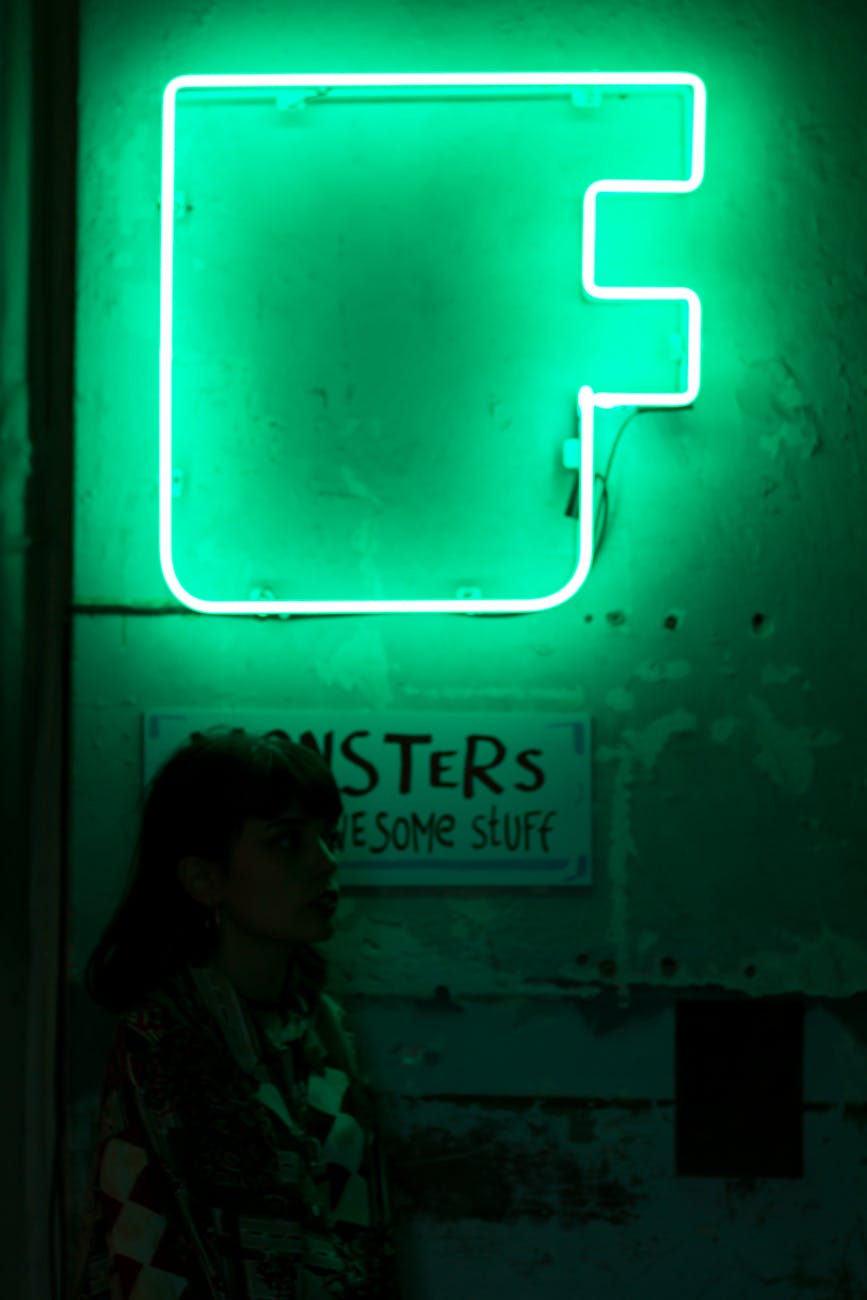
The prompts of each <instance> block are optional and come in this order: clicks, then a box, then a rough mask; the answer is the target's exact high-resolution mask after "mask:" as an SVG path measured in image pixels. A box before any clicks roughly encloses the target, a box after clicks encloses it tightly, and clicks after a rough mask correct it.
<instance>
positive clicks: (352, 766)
mask: <svg viewBox="0 0 867 1300" xmlns="http://www.w3.org/2000/svg"><path fill="white" fill-rule="evenodd" d="M214 726H229V727H240V728H243V729H244V730H245V731H250V732H255V733H259V734H262V733H265V732H271V731H280V732H283V733H285V735H286V736H288V738H289V739H290V740H293V741H296V742H297V743H301V744H305V745H309V746H310V747H311V748H313V749H316V750H317V751H318V752H319V754H321V755H322V757H323V758H324V759H325V760H326V762H327V763H328V765H329V766H330V768H331V771H332V773H333V774H334V778H335V780H336V781H337V785H338V787H339V789H340V793H341V797H342V799H343V807H344V818H343V822H342V824H341V827H342V830H343V845H342V848H341V849H340V850H339V851H338V855H337V856H338V860H339V862H340V876H341V886H342V887H345V888H346V887H348V888H351V887H352V886H353V885H377V886H381V885H400V886H406V885H448V886H456V887H460V886H465V885H476V886H477V885H494V886H501V885H509V886H514V885H532V886H540V885H546V886H547V885H572V886H574V885H589V884H591V883H592V873H591V857H590V846H591V840H590V719H589V717H588V716H587V715H584V714H568V715H559V714H536V713H507V714H501V715H498V714H491V713H422V712H407V713H389V714H388V715H387V716H386V717H381V716H380V715H378V714H370V713H356V714H353V713H344V712H341V713H334V714H332V713H327V712H321V711H319V712H313V711H308V710H292V709H274V710H273V711H271V710H261V709H250V710H238V711H234V710H233V711H232V712H231V713H229V712H221V711H218V710H213V711H212V710H204V709H185V710H182V711H181V710H171V711H169V710H165V711H160V710H153V711H150V712H148V713H146V714H145V716H144V776H145V781H148V780H150V778H151V776H152V775H153V774H154V772H155V771H156V770H157V768H158V767H160V766H161V765H162V763H164V762H165V760H166V759H167V758H168V757H169V756H170V755H171V754H172V753H173V752H174V751H175V750H176V749H177V748H179V747H180V746H181V745H183V744H185V743H186V742H187V741H188V739H189V738H190V736H191V735H192V734H193V733H194V732H196V731H202V732H203V731H207V729H208V728H209V727H214Z"/></svg>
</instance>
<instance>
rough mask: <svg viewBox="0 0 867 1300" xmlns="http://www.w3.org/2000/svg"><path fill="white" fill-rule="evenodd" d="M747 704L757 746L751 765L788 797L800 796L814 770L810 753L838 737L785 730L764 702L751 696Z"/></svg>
mask: <svg viewBox="0 0 867 1300" xmlns="http://www.w3.org/2000/svg"><path fill="white" fill-rule="evenodd" d="M749 702H750V707H751V709H752V711H753V714H754V715H755V719H756V736H757V740H758V743H759V745H760V747H761V748H760V752H759V753H758V754H757V756H756V757H755V758H754V759H753V762H754V763H755V765H756V767H758V768H760V769H761V770H762V771H763V772H766V773H767V774H768V776H769V777H770V778H771V780H772V781H774V782H776V784H777V785H778V786H780V787H781V789H783V790H788V792H789V793H790V794H804V793H805V792H806V791H807V790H809V788H810V785H811V784H812V781H813V772H814V771H815V767H816V760H815V758H814V757H813V750H814V749H824V748H827V746H829V745H838V744H839V743H840V741H841V739H842V737H841V736H840V735H839V734H838V733H837V732H836V731H828V730H825V731H820V732H813V731H812V729H811V728H810V727H786V726H784V725H783V724H782V723H781V722H777V720H776V718H775V717H774V716H773V714H772V713H771V710H770V708H769V707H768V705H767V704H766V703H765V702H764V700H758V699H756V697H755V696H754V695H751V696H749Z"/></svg>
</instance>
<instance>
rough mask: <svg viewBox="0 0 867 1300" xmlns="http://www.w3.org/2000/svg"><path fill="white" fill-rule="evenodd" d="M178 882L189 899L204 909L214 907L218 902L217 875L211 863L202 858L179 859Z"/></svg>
mask: <svg viewBox="0 0 867 1300" xmlns="http://www.w3.org/2000/svg"><path fill="white" fill-rule="evenodd" d="M177 875H178V880H179V881H180V883H181V885H182V887H183V888H184V889H185V890H186V891H187V893H188V894H189V895H190V897H191V898H193V899H195V901H196V902H197V903H201V904H202V905H203V906H204V907H216V905H217V903H219V901H220V888H219V873H218V871H217V868H216V866H215V865H214V863H213V862H206V861H205V859H204V858H191V857H188V858H181V860H180V862H179V863H178V866H177Z"/></svg>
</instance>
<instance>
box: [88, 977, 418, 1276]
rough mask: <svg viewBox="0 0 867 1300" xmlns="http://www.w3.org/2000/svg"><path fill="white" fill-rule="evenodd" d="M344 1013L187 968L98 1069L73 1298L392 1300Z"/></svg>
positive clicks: (362, 1100) (376, 1171) (370, 1112)
mask: <svg viewBox="0 0 867 1300" xmlns="http://www.w3.org/2000/svg"><path fill="white" fill-rule="evenodd" d="M342 1017H343V1013H342V1011H341V1009H340V1007H339V1006H338V1004H337V1003H336V1002H335V1001H334V999H333V998H330V997H329V996H328V995H326V994H322V995H321V997H320V1000H319V1002H318V1003H317V1005H316V1007H315V1008H312V1009H311V1008H310V1007H309V1006H308V1005H307V1003H306V1002H305V1000H304V999H303V997H302V996H301V995H300V994H296V995H295V998H294V1000H293V1002H292V1004H291V1006H290V1008H289V1009H288V1010H287V1012H286V1014H285V1016H283V1017H281V1016H280V1015H279V1014H278V1013H276V1012H271V1013H268V1012H266V1011H262V1010H257V1009H256V1008H255V1007H254V1005H253V1004H252V1003H251V1002H250V1001H249V1000H248V999H246V998H244V997H243V996H241V995H240V994H239V993H238V992H237V990H236V989H235V986H234V985H233V984H232V982H231V981H230V980H229V979H228V977H227V976H225V975H224V974H223V973H222V972H221V971H220V970H219V969H218V968H217V967H216V966H214V965H213V964H208V965H205V966H202V967H195V966H186V967H184V968H183V970H182V971H180V972H179V973H178V974H176V975H174V976H172V977H171V978H170V979H168V980H165V981H164V982H163V983H162V984H161V985H160V986H159V988H158V989H157V990H155V991H154V992H152V993H151V994H149V995H148V997H147V998H146V999H145V1000H144V1001H142V1002H141V1003H139V1004H137V1005H136V1006H135V1007H133V1008H131V1009H130V1010H128V1011H126V1012H124V1014H123V1015H122V1016H120V1017H119V1019H118V1024H117V1031H116V1034H115V1038H114V1042H113V1044H112V1048H111V1051H110V1054H109V1060H108V1066H107V1070H106V1078H105V1086H104V1090H103V1095H102V1100H101V1104H100V1112H99V1120H98V1129H97V1135H96V1146H95V1150H94V1155H93V1161H92V1166H91V1175H90V1180H89V1185H88V1191H87V1201H86V1205H85V1208H84V1213H83V1218H82V1227H81V1238H80V1241H79V1244H78V1254H77V1267H76V1269H75V1277H74V1278H73V1286H72V1300H336V1298H338V1297H353V1298H354V1300H400V1290H399V1286H398V1282H397V1272H396V1267H395V1263H396V1255H395V1246H394V1237H393V1224H392V1218H391V1210H390V1203H389V1195H388V1186H387V1173H386V1168H385V1160H384V1152H383V1149H382V1139H381V1133H380V1125H379V1121H378V1117H377V1113H376V1103H375V1099H374V1093H373V1090H372V1088H371V1086H370V1084H369V1081H368V1080H367V1079H366V1078H365V1077H364V1076H363V1075H362V1074H361V1072H360V1070H359V1069H358V1060H357V1054H356V1051H355V1046H354V1041H353V1039H352V1036H351V1035H350V1034H349V1033H348V1032H347V1030H346V1028H345V1026H344V1024H343V1018H342Z"/></svg>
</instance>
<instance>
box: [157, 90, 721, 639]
mask: <svg viewBox="0 0 867 1300" xmlns="http://www.w3.org/2000/svg"><path fill="white" fill-rule="evenodd" d="M628 86H635V87H642V88H645V89H653V88H659V89H665V90H670V89H672V88H680V89H683V90H684V91H685V92H686V93H687V95H689V96H690V97H691V108H692V113H691V131H690V142H689V174H688V175H687V176H686V177H685V178H683V179H672V178H666V179H662V178H659V179H653V180H629V179H616V180H615V179H606V180H597V181H594V182H593V183H592V184H591V185H589V186H588V187H587V189H586V191H585V193H584V197H583V207H582V214H583V220H582V242H581V280H582V285H583V288H584V291H585V293H586V294H587V295H588V296H589V297H591V298H597V299H601V300H609V301H619V302H627V301H639V300H643V301H647V302H664V301H670V302H680V303H682V304H683V308H684V309H685V313H686V329H685V331H684V335H685V338H686V345H687V346H686V383H685V387H684V388H683V389H682V390H681V391H674V392H672V391H663V392H626V391H621V392H602V391H597V390H594V389H593V388H592V387H591V386H590V385H588V384H586V383H584V384H580V385H579V386H578V388H577V392H576V409H577V414H578V421H579V432H580V437H579V439H578V440H577V442H578V446H577V447H576V448H575V450H574V463H573V461H572V460H570V461H569V462H568V463H569V464H570V465H573V467H574V468H577V469H579V470H580V510H579V517H578V520H577V521H576V542H577V546H576V558H575V567H574V571H573V573H572V575H571V577H570V578H569V580H568V582H566V583H565V584H564V585H563V586H562V587H560V588H559V589H558V590H557V591H554V592H551V593H549V594H547V595H544V596H535V597H526V598H520V599H518V598H515V599H509V598H502V599H482V598H478V599H475V598H461V597H458V598H455V599H451V600H449V599H445V600H432V599H418V600H379V599H377V600H266V599H262V600H206V599H203V598H201V597H198V596H196V595H194V594H193V593H191V592H189V591H187V589H186V588H185V587H184V586H183V585H182V583H181V582H180V580H179V578H178V576H177V572H176V569H175V563H174V559H173V553H172V497H173V478H172V470H173V466H172V355H173V352H172V304H173V266H174V222H175V140H176V109H177V99H178V95H180V94H182V93H183V92H184V91H201V90H217V91H221V90H236V89H266V90H273V91H274V92H275V95H277V96H280V97H283V99H284V102H286V97H288V99H289V100H290V101H291V99H292V98H293V97H296V98H297V100H298V101H299V102H302V101H303V100H305V99H306V98H308V97H313V96H315V95H316V94H317V93H318V94H324V93H325V94H327V93H332V92H334V91H339V90H341V89H349V90H356V91H362V92H364V91H368V92H371V91H376V92H378V93H379V94H381V93H382V92H383V91H386V92H387V93H389V94H392V95H394V96H395V97H398V96H399V95H401V94H404V95H411V94H412V93H413V92H418V91H421V90H426V91H430V90H431V89H433V90H435V91H436V93H437V94H438V95H442V96H443V97H447V96H448V95H449V93H450V92H460V93H462V94H466V93H467V92H468V91H470V92H473V93H478V94H481V95H483V94H484V93H485V92H486V91H487V92H497V93H502V92H503V91H504V90H506V91H509V90H511V91H513V92H514V93H520V94H522V95H526V94H532V93H534V92H537V93H544V94H547V95H550V94H551V93H552V92H559V91H562V92H563V94H564V95H567V96H568V95H571V96H572V97H573V98H574V99H575V101H576V102H581V96H582V95H586V94H587V92H586V91H584V90H582V88H584V87H594V88H597V93H598V88H601V89H602V90H604V89H605V88H606V87H609V88H610V87H617V88H622V87H628ZM706 105H707V96H706V90H705V86H704V83H703V82H702V81H701V79H700V78H699V77H696V76H693V75H692V74H689V73H676V72H671V73H662V72H658V73H657V72H643V73H642V72H632V73H616V72H609V73H603V72H575V73H523V72H516V73H358V74H343V73H335V74H330V73H329V74H326V73H317V74H314V73H303V74H287V75H268V74H262V75H250V76H246V75H213V76H210V75H202V76H199V75H190V76H181V77H176V78H174V79H173V80H172V81H170V82H169V84H168V85H167V86H166V89H165V92H164V95H163V132H162V185H161V262H160V356H159V374H160V379H159V384H160V391H159V436H160V452H159V547H160V564H161V567H162V572H163V576H164V578H165V581H166V583H167V585H168V587H169V589H170V590H171V591H172V593H173V594H174V595H175V596H176V597H177V599H178V600H179V601H181V602H182V603H183V604H184V605H187V606H188V607H189V608H190V609H193V610H197V611H199V612H201V613H206V614H259V615H262V614H282V615H291V614H293V613H297V614H346V613H368V614H381V613H460V614H473V613H510V612H534V611H541V610H544V609H551V608H553V607H554V606H556V605H559V604H562V603H563V602H564V601H566V600H568V599H570V597H572V596H573V595H574V594H575V592H576V591H578V589H579V588H580V587H581V586H582V584H583V583H584V581H585V580H586V578H587V575H588V574H589V572H590V567H591V564H592V561H593V486H594V469H593V461H594V454H593V446H594V424H595V412H596V411H597V409H602V410H612V409H615V408H617V407H628V406H642V407H646V406H659V407H679V406H690V405H691V404H692V403H693V401H694V400H695V398H696V396H697V394H698V391H699V386H700V365H701V303H700V300H699V297H698V295H697V294H696V293H695V291H694V290H692V289H689V288H686V287H683V286H674V287H673V286H667V285H658V286H652V287H651V286H645V287H641V286H628V285H600V284H598V283H597V281H596V278H595V275H596V227H597V200H598V197H599V195H600V194H687V193H689V192H690V191H692V190H695V189H697V188H698V186H699V185H700V184H701V182H702V179H703V176H704V156H705V124H706ZM573 441H574V440H573Z"/></svg>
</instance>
